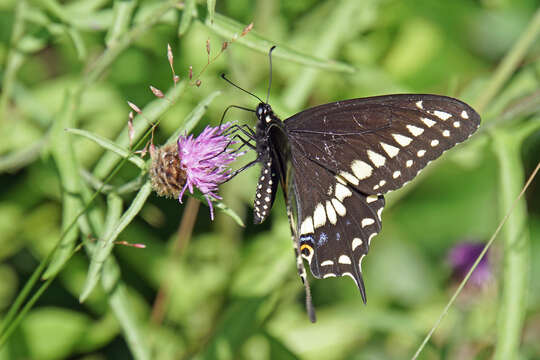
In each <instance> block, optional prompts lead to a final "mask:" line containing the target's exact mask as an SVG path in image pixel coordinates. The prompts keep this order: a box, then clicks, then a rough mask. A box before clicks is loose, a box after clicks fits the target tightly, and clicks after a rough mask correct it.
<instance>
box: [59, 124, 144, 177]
mask: <svg viewBox="0 0 540 360" xmlns="http://www.w3.org/2000/svg"><path fill="white" fill-rule="evenodd" d="M66 131H67V132H68V133H70V134H75V135H79V136H82V137H85V138H87V139H89V140H92V141H93V142H95V143H96V144H98V145H100V146H101V147H103V148H104V149H107V150H110V151H112V152H113V153H115V154H117V155H118V156H120V157H122V158H126V159H127V160H128V161H129V162H131V163H133V164H135V165H136V166H138V167H139V168H140V169H142V170H144V169H145V168H146V163H145V161H144V160H143V159H141V158H140V157H138V156H136V155H133V154H132V153H130V152H129V150H127V149H124V148H122V147H120V146H118V145H116V144H115V143H113V142H112V141H111V140H109V139H106V138H104V137H102V136H100V135H97V134H94V133H91V132H90V131H86V130H81V129H71V128H68V129H66Z"/></svg>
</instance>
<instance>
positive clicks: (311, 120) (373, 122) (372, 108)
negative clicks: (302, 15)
mask: <svg viewBox="0 0 540 360" xmlns="http://www.w3.org/2000/svg"><path fill="white" fill-rule="evenodd" d="M273 49H274V47H273V48H272V49H271V50H270V52H269V56H270V69H271V53H272V50H273ZM222 77H223V78H224V79H225V80H226V81H228V82H229V83H231V84H232V85H234V86H236V85H235V84H233V83H232V82H230V81H229V80H228V79H227V78H225V76H224V75H222ZM270 79H271V70H270ZM236 87H238V86H236ZM238 88H240V87H238ZM240 89H241V90H243V91H246V90H244V89H242V88H240ZM246 92H248V91H246ZM248 93H249V92H248ZM269 93H270V86H269V89H268V94H269ZM249 94H251V93H249ZM251 95H253V94H251ZM253 96H255V97H257V96H256V95H253ZM257 98H258V97H257ZM258 99H259V100H260V103H259V104H258V105H257V107H256V109H255V111H254V112H255V115H256V117H257V125H256V128H255V130H253V129H251V128H249V127H240V126H237V130H239V131H240V132H242V134H243V135H245V136H244V137H243V138H242V137H240V138H241V139H242V141H243V142H244V144H245V145H247V146H249V147H251V148H252V149H254V150H255V151H256V153H257V157H256V159H255V160H254V161H252V162H251V163H249V164H247V165H246V166H244V167H243V168H241V169H239V170H237V172H236V173H238V172H241V171H243V170H245V169H246V168H247V167H250V166H251V165H253V164H256V163H259V164H261V172H260V176H259V179H258V184H257V189H256V192H255V200H254V222H255V224H260V223H262V222H263V221H264V220H265V219H266V218H267V217H268V215H269V213H270V209H271V208H272V205H273V203H274V199H275V196H276V193H277V190H278V184H279V185H280V186H281V188H282V190H283V193H284V195H285V200H286V204H287V214H288V217H289V223H290V227H291V233H292V239H293V244H294V250H295V254H296V258H297V268H298V273H299V275H300V277H301V279H302V281H303V283H304V285H305V287H306V302H307V309H308V313H309V316H310V319H311V320H312V321H315V313H314V310H313V307H312V305H311V295H310V290H309V283H308V281H307V276H306V271H305V268H304V261H303V259H305V260H307V262H308V264H309V268H310V270H311V273H312V274H313V276H314V277H315V278H328V277H335V276H348V277H350V278H352V279H353V280H354V282H355V284H356V286H357V287H358V289H359V290H360V295H361V297H362V300H363V302H364V303H366V291H365V286H364V281H363V278H362V260H363V259H364V257H365V256H366V255H367V253H368V251H369V248H370V244H371V240H372V239H373V237H374V236H375V235H377V234H378V233H379V232H380V231H381V226H382V219H381V213H382V210H383V208H384V205H385V200H384V194H385V193H387V192H388V191H391V190H396V189H399V188H400V187H402V186H403V185H405V184H406V183H408V182H409V181H411V180H412V179H413V178H414V177H415V176H416V175H418V173H419V172H420V171H421V170H422V169H423V168H424V167H425V166H426V165H428V164H429V163H430V162H431V161H433V160H435V159H436V158H438V157H439V156H441V154H442V153H443V152H444V151H446V150H448V149H450V148H452V147H453V146H454V145H456V144H458V143H460V142H463V141H465V140H466V139H467V138H469V137H470V136H471V135H472V134H473V133H474V132H475V131H476V130H477V129H478V127H479V125H480V116H479V115H478V113H477V112H476V111H475V110H474V109H473V108H471V107H470V106H469V105H467V104H465V103H464V102H462V101H460V100H457V99H454V98H451V97H446V96H440V95H427V94H396V95H384V96H375V97H368V98H358V99H351V100H344V101H336V102H333V103H329V104H324V105H319V106H315V107H312V108H310V109H307V110H304V111H301V112H299V113H297V114H295V115H293V116H291V117H289V118H288V119H285V120H284V121H282V120H281V119H280V118H279V117H278V116H277V115H276V114H275V113H274V111H273V110H272V107H271V106H270V105H269V104H268V96H267V101H262V100H261V99H260V98H258ZM242 109H245V110H250V109H246V108H242ZM250 111H253V110H250ZM246 137H247V139H245V138H246ZM236 173H235V174H236Z"/></svg>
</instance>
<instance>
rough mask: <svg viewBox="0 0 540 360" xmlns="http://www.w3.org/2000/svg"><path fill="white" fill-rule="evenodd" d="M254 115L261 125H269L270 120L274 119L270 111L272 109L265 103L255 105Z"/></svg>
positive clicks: (272, 112)
mask: <svg viewBox="0 0 540 360" xmlns="http://www.w3.org/2000/svg"><path fill="white" fill-rule="evenodd" d="M255 114H256V115H257V119H259V121H261V122H263V123H267V124H269V123H270V122H272V119H273V118H275V115H274V111H273V110H272V107H271V106H270V105H268V104H266V103H263V102H261V103H259V105H257V109H256V110H255Z"/></svg>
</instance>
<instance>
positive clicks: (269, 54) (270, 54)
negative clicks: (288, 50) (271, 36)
mask: <svg viewBox="0 0 540 360" xmlns="http://www.w3.org/2000/svg"><path fill="white" fill-rule="evenodd" d="M275 48H276V45H274V46H272V47H271V48H270V51H269V52H268V58H269V60H270V77H269V79H270V81H269V82H268V92H267V93H266V103H267V104H268V99H270V88H271V87H272V51H274V49H275Z"/></svg>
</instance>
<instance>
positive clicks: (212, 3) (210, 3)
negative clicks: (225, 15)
mask: <svg viewBox="0 0 540 360" xmlns="http://www.w3.org/2000/svg"><path fill="white" fill-rule="evenodd" d="M206 5H207V7H208V19H209V20H210V24H213V23H214V16H215V14H216V0H207V2H206Z"/></svg>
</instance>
